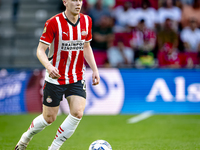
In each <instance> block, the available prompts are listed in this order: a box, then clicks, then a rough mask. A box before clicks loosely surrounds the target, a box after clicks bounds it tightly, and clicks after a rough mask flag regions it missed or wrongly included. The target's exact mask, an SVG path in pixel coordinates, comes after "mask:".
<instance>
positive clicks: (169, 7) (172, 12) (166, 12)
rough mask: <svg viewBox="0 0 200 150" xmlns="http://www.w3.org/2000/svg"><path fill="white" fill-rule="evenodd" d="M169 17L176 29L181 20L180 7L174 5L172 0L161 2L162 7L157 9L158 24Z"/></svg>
mask: <svg viewBox="0 0 200 150" xmlns="http://www.w3.org/2000/svg"><path fill="white" fill-rule="evenodd" d="M167 18H169V19H171V20H172V21H173V28H174V29H175V30H178V25H179V23H180V21H181V9H180V8H178V7H176V6H174V4H173V1H172V0H166V1H165V2H164V3H163V7H161V8H159V9H158V20H157V22H158V23H159V24H164V22H165V20H166V19H167Z"/></svg>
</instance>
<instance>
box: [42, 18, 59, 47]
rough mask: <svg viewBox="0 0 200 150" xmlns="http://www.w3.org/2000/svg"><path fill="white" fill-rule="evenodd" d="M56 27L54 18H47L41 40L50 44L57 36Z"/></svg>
mask: <svg viewBox="0 0 200 150" xmlns="http://www.w3.org/2000/svg"><path fill="white" fill-rule="evenodd" d="M55 33H56V28H55V25H54V22H53V19H51V20H47V22H46V23H45V25H44V31H43V33H42V36H41V37H40V42H42V43H45V44H47V45H50V44H51V43H52V41H53V39H54V37H55Z"/></svg>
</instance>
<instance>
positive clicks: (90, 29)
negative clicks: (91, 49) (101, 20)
mask: <svg viewBox="0 0 200 150" xmlns="http://www.w3.org/2000/svg"><path fill="white" fill-rule="evenodd" d="M88 23H89V25H88V34H87V37H86V39H85V41H86V42H90V41H92V19H91V18H90V17H89V16H88Z"/></svg>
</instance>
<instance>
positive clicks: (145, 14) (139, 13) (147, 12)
mask: <svg viewBox="0 0 200 150" xmlns="http://www.w3.org/2000/svg"><path fill="white" fill-rule="evenodd" d="M135 13H136V14H135V15H136V19H137V23H138V22H139V21H140V20H141V19H144V20H145V24H146V27H147V28H150V29H154V27H155V23H156V21H157V19H156V17H157V11H156V10H155V9H154V8H152V7H151V4H150V2H149V0H143V1H142V7H141V8H137V9H136V10H135Z"/></svg>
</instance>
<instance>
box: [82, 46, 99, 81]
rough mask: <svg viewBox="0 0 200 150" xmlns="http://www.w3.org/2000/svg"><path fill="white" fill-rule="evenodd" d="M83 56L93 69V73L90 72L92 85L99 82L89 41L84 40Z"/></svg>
mask: <svg viewBox="0 0 200 150" xmlns="http://www.w3.org/2000/svg"><path fill="white" fill-rule="evenodd" d="M84 58H85V60H86V61H87V63H88V64H89V66H90V68H91V69H92V71H93V74H92V82H93V85H97V84H99V81H100V77H99V72H98V68H97V65H96V62H95V59H94V55H93V52H92V48H91V46H90V42H85V44H84Z"/></svg>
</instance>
